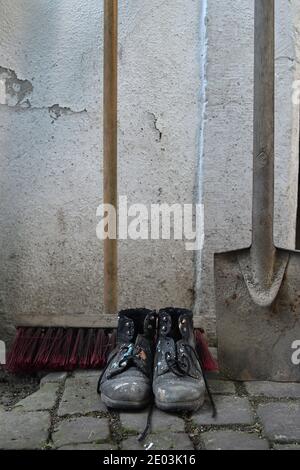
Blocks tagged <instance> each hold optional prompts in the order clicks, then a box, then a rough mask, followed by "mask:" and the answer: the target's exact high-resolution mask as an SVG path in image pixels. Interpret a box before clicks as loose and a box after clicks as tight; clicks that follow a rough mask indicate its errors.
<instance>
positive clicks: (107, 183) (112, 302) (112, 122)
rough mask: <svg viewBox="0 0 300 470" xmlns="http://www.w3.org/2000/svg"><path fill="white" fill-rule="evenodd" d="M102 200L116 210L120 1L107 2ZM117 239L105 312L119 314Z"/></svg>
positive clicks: (107, 275)
mask: <svg viewBox="0 0 300 470" xmlns="http://www.w3.org/2000/svg"><path fill="white" fill-rule="evenodd" d="M103 69H104V77H103V82H104V92H103V179H104V181H103V190H104V194H103V200H104V204H111V205H112V206H114V207H115V209H116V210H117V194H118V193H117V143H118V142H117V140H118V135H117V119H118V115H117V95H118V0H104V67H103ZM117 255H118V253H117V239H109V238H107V239H106V240H104V313H105V314H109V315H115V314H116V313H117V311H118V256H117Z"/></svg>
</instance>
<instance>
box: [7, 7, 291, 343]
mask: <svg viewBox="0 0 300 470" xmlns="http://www.w3.org/2000/svg"><path fill="white" fill-rule="evenodd" d="M119 3H120V39H119V42H120V52H119V59H120V65H119V69H120V84H119V95H120V115H119V128H120V132H119V175H120V176H119V179H120V186H119V192H120V194H127V195H128V199H129V202H139V203H141V202H142V203H143V202H144V203H156V202H167V203H174V202H179V203H180V202H187V203H191V202H193V200H195V199H196V195H197V194H199V198H198V199H199V200H200V201H202V202H203V203H204V205H205V225H204V228H203V230H204V232H205V244H204V249H203V250H202V252H200V253H198V254H197V256H196V257H194V255H193V253H192V252H187V251H186V250H185V247H184V243H182V242H180V241H176V242H174V241H173V242H172V241H171V242H167V241H162V242H150V241H149V242H145V241H138V242H134V241H128V242H121V243H120V307H125V306H128V307H129V306H141V305H147V306H149V307H161V306H165V305H171V304H173V305H174V304H177V305H182V306H192V305H193V299H194V295H193V294H194V271H195V270H196V273H197V275H196V285H195V287H196V289H195V290H196V296H195V313H196V314H197V316H200V317H201V322H202V323H203V324H204V325H205V326H207V327H208V330H209V331H210V332H212V333H213V332H214V293H213V265H212V261H213V252H214V251H221V250H227V249H232V248H239V247H244V246H247V245H248V244H249V243H250V242H251V165H252V94H253V90H252V84H253V5H254V4H253V0H239V1H236V0H234V1H228V0H227V1H225V0H209V1H208V0H202V1H197V0H185V1H182V0H164V1H162V0H151V1H150V0H144V1H140V0H120V2H119ZM297 3H299V2H297V0H293V1H292V2H286V1H285V0H276V5H277V26H278V28H277V62H276V63H277V100H278V101H277V103H278V104H277V109H278V110H280V114H279V113H278V114H277V129H278V134H277V142H276V149H277V151H276V161H277V172H276V227H275V228H276V230H275V231H276V241H277V242H278V243H279V244H280V245H281V246H286V247H293V244H294V235H295V233H294V228H295V210H296V178H297V173H298V156H297V151H298V146H297V140H298V122H299V119H298V113H299V110H298V107H294V108H293V107H292V101H291V96H292V82H293V80H294V79H295V78H298V79H299V78H300V75H299V50H300V47H299V44H300V40H299V26H298V25H299V24H300V21H299V16H300V15H299V9H300V6H298V5H297ZM0 13H1V14H0V145H1V153H0V200H1V207H0V226H1V231H0V266H1V269H0V315H1V327H0V336H8V332H9V333H10V332H11V331H12V329H11V325H12V323H13V319H14V318H16V316H18V317H21V318H22V319H30V318H35V319H37V320H38V321H39V322H40V323H51V322H53V323H55V324H56V323H61V324H68V323H69V324H73V323H74V322H75V323H76V324H85V323H87V324H95V323H96V322H97V321H98V319H99V315H101V312H102V281H103V279H102V243H101V242H100V241H99V240H97V238H96V234H95V230H96V224H97V222H98V220H97V218H96V208H97V206H98V204H99V203H100V202H101V200H102V163H101V160H102V155H101V152H102V143H101V132H102V74H101V68H102V1H101V0H91V1H89V2H84V1H82V0H51V1H48V0H24V1H22V2H21V1H19V0H0ZM195 189H197V191H195ZM194 259H195V260H196V263H194ZM1 329H2V331H1ZM3 330H5V333H3Z"/></svg>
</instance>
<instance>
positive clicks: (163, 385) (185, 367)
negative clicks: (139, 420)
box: [153, 308, 206, 411]
mask: <svg viewBox="0 0 300 470" xmlns="http://www.w3.org/2000/svg"><path fill="white" fill-rule="evenodd" d="M158 317H159V320H158V321H159V323H158V335H159V336H158V343H157V347H156V354H155V360H154V379H153V393H154V395H155V403H156V405H157V407H158V408H160V409H161V410H166V411H178V410H186V411H196V410H198V409H199V408H200V407H201V406H202V405H203V402H204V397H205V383H206V382H205V380H204V377H203V373H202V368H201V364H200V362H199V358H198V356H197V353H196V351H195V338H194V327H193V315H192V312H190V311H189V310H184V309H175V308H166V309H163V310H160V311H159V314H158Z"/></svg>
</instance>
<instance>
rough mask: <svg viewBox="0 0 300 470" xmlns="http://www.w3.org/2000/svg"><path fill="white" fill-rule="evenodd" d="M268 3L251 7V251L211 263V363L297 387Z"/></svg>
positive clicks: (299, 261) (297, 290)
mask: <svg viewBox="0 0 300 470" xmlns="http://www.w3.org/2000/svg"><path fill="white" fill-rule="evenodd" d="M274 3H275V2H274V0H255V65H254V71H255V79H254V148H253V207H252V245H251V247H250V248H249V249H244V250H240V251H234V252H228V253H223V254H216V255H215V286H216V314H217V336H218V357H219V366H220V370H221V372H222V373H223V374H224V375H226V376H227V377H229V378H231V379H233V380H270V381H279V382H289V381H293V382H300V366H299V364H297V361H295V360H293V357H294V356H295V350H294V349H293V348H295V345H296V344H297V343H296V342H297V341H298V340H300V282H299V281H300V252H295V251H287V250H282V249H278V248H276V247H275V246H274V241H273V213H274V82H275V70H274V69H275V67H274V63H275V58H274V56H275V54H274V28H275V8H274Z"/></svg>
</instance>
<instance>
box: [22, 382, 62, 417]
mask: <svg viewBox="0 0 300 470" xmlns="http://www.w3.org/2000/svg"><path fill="white" fill-rule="evenodd" d="M58 389H59V384H57V383H45V384H44V385H43V386H42V387H41V388H40V389H39V390H38V391H37V392H35V393H33V394H32V395H29V396H28V397H26V398H24V399H23V400H21V401H19V402H18V403H17V404H16V405H15V406H14V409H15V410H16V411H43V410H51V409H52V408H53V407H54V406H55V403H56V399H57V392H58Z"/></svg>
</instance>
